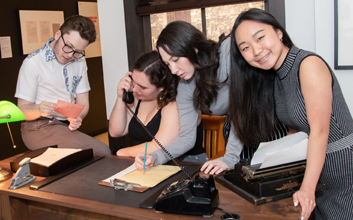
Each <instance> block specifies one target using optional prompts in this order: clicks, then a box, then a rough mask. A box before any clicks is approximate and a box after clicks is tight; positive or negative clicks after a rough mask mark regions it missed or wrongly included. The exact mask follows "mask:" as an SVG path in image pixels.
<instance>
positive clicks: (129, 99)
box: [123, 75, 134, 104]
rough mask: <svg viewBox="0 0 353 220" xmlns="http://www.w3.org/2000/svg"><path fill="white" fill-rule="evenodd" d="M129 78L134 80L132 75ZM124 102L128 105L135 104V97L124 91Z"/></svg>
mask: <svg viewBox="0 0 353 220" xmlns="http://www.w3.org/2000/svg"><path fill="white" fill-rule="evenodd" d="M129 77H130V79H131V80H132V78H131V75H129ZM123 101H124V102H125V103H127V104H132V103H134V95H133V94H132V92H126V90H125V89H124V91H123Z"/></svg>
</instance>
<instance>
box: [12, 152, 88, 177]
mask: <svg viewBox="0 0 353 220" xmlns="http://www.w3.org/2000/svg"><path fill="white" fill-rule="evenodd" d="M47 149H48V147H45V148H41V149H38V150H35V151H31V152H29V153H27V154H24V155H22V156H21V157H18V158H16V159H15V160H13V161H11V162H10V167H11V170H12V171H13V172H16V171H17V170H18V169H19V168H20V165H19V163H20V162H21V160H23V159H24V158H26V157H29V158H31V159H32V158H35V157H37V156H39V155H41V154H42V153H44V152H45V151H46V150H47ZM92 157H93V150H92V149H83V150H81V151H78V152H76V153H73V154H70V155H68V156H66V157H64V158H62V159H60V160H58V161H56V162H55V163H53V164H52V165H50V166H49V167H46V166H42V165H39V164H36V163H32V162H29V168H30V170H31V174H33V175H35V176H42V177H48V176H52V175H55V174H57V173H60V172H61V171H64V170H66V169H68V168H70V167H73V166H75V165H77V164H79V163H81V162H83V161H85V160H88V159H90V158H92Z"/></svg>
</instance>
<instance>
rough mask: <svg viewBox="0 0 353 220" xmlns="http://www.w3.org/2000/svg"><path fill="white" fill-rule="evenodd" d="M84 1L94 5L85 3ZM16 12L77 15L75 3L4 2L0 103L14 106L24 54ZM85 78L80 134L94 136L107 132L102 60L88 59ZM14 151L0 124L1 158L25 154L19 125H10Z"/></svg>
mask: <svg viewBox="0 0 353 220" xmlns="http://www.w3.org/2000/svg"><path fill="white" fill-rule="evenodd" d="M86 2H97V1H96V0H86ZM19 10H54V11H64V18H67V17H69V16H71V15H75V14H78V5H77V0H66V1H47V0H36V1H27V0H17V1H7V2H6V4H5V3H3V4H2V5H1V7H0V18H1V21H2V22H1V28H0V36H10V37H11V47H12V53H13V57H12V58H6V59H0V77H1V80H0V94H1V95H0V100H8V101H10V102H13V103H15V104H16V103H17V99H16V98H14V95H15V90H16V83H17V76H18V71H19V69H20V67H21V64H22V61H23V60H24V59H25V57H26V55H23V53H22V40H21V29H20V21H19V14H18V13H19ZM87 65H88V75H89V79H90V85H91V91H90V111H89V113H88V115H87V117H86V118H85V120H84V121H83V124H82V126H81V128H80V129H79V130H80V131H82V132H84V133H87V134H89V135H96V134H99V133H102V132H105V131H107V126H106V121H107V117H106V110H105V97H104V85H103V69H102V58H101V57H96V58H89V59H87ZM10 127H11V130H12V134H13V137H14V141H15V144H16V145H17V148H16V149H13V148H12V142H11V138H10V135H9V132H8V131H7V126H6V124H0V140H1V147H2V149H1V153H0V159H3V158H7V157H9V156H12V155H16V154H18V153H21V152H24V151H27V148H26V147H25V146H24V144H23V142H22V138H21V133H20V122H13V123H10Z"/></svg>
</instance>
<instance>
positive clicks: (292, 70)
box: [275, 46, 353, 220]
mask: <svg viewBox="0 0 353 220" xmlns="http://www.w3.org/2000/svg"><path fill="white" fill-rule="evenodd" d="M311 55H314V56H318V55H316V54H314V53H312V52H308V51H304V50H300V49H298V48H296V47H294V46H293V47H292V48H291V49H290V51H289V53H288V54H287V57H286V59H285V61H284V62H283V64H282V66H281V67H280V68H279V69H278V70H277V71H276V72H277V75H276V78H275V102H276V112H277V116H278V118H279V119H280V120H281V122H282V123H284V124H285V125H286V126H288V127H290V128H294V129H297V130H298V131H304V132H305V133H307V134H308V135H309V133H310V127H309V124H308V120H307V115H306V110H305V104H304V98H303V95H302V92H301V87H300V81H299V67H300V64H301V62H302V61H303V60H304V59H305V58H306V57H307V56H311ZM318 57H319V56H318ZM320 58H321V57H320ZM321 59H322V58H321ZM326 65H327V64H326ZM327 66H328V65H327ZM329 69H330V68H329ZM330 71H331V75H332V112H331V120H330V132H329V137H328V145H327V151H326V158H325V163H324V166H323V169H322V172H321V175H320V179H319V182H321V183H324V184H325V185H326V188H325V189H322V190H319V191H316V208H315V219H325V220H328V219H340V220H344V219H347V220H348V219H353V147H352V146H353V120H352V116H351V114H350V111H349V109H348V106H347V104H346V102H345V100H344V97H343V94H342V91H341V88H340V86H339V84H338V81H337V79H336V76H335V75H334V72H333V71H332V70H331V69H330Z"/></svg>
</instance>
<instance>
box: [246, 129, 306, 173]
mask: <svg viewBox="0 0 353 220" xmlns="http://www.w3.org/2000/svg"><path fill="white" fill-rule="evenodd" d="M307 146H308V135H307V134H306V133H304V132H297V133H295V134H292V135H288V136H286V137H284V138H281V139H277V140H275V141H271V142H264V143H261V144H260V145H259V148H258V149H257V151H256V152H255V153H254V156H253V158H252V160H251V165H254V164H261V166H260V169H263V168H267V167H272V166H277V165H281V164H286V163H291V162H295V161H300V160H305V159H306V154H307Z"/></svg>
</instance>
